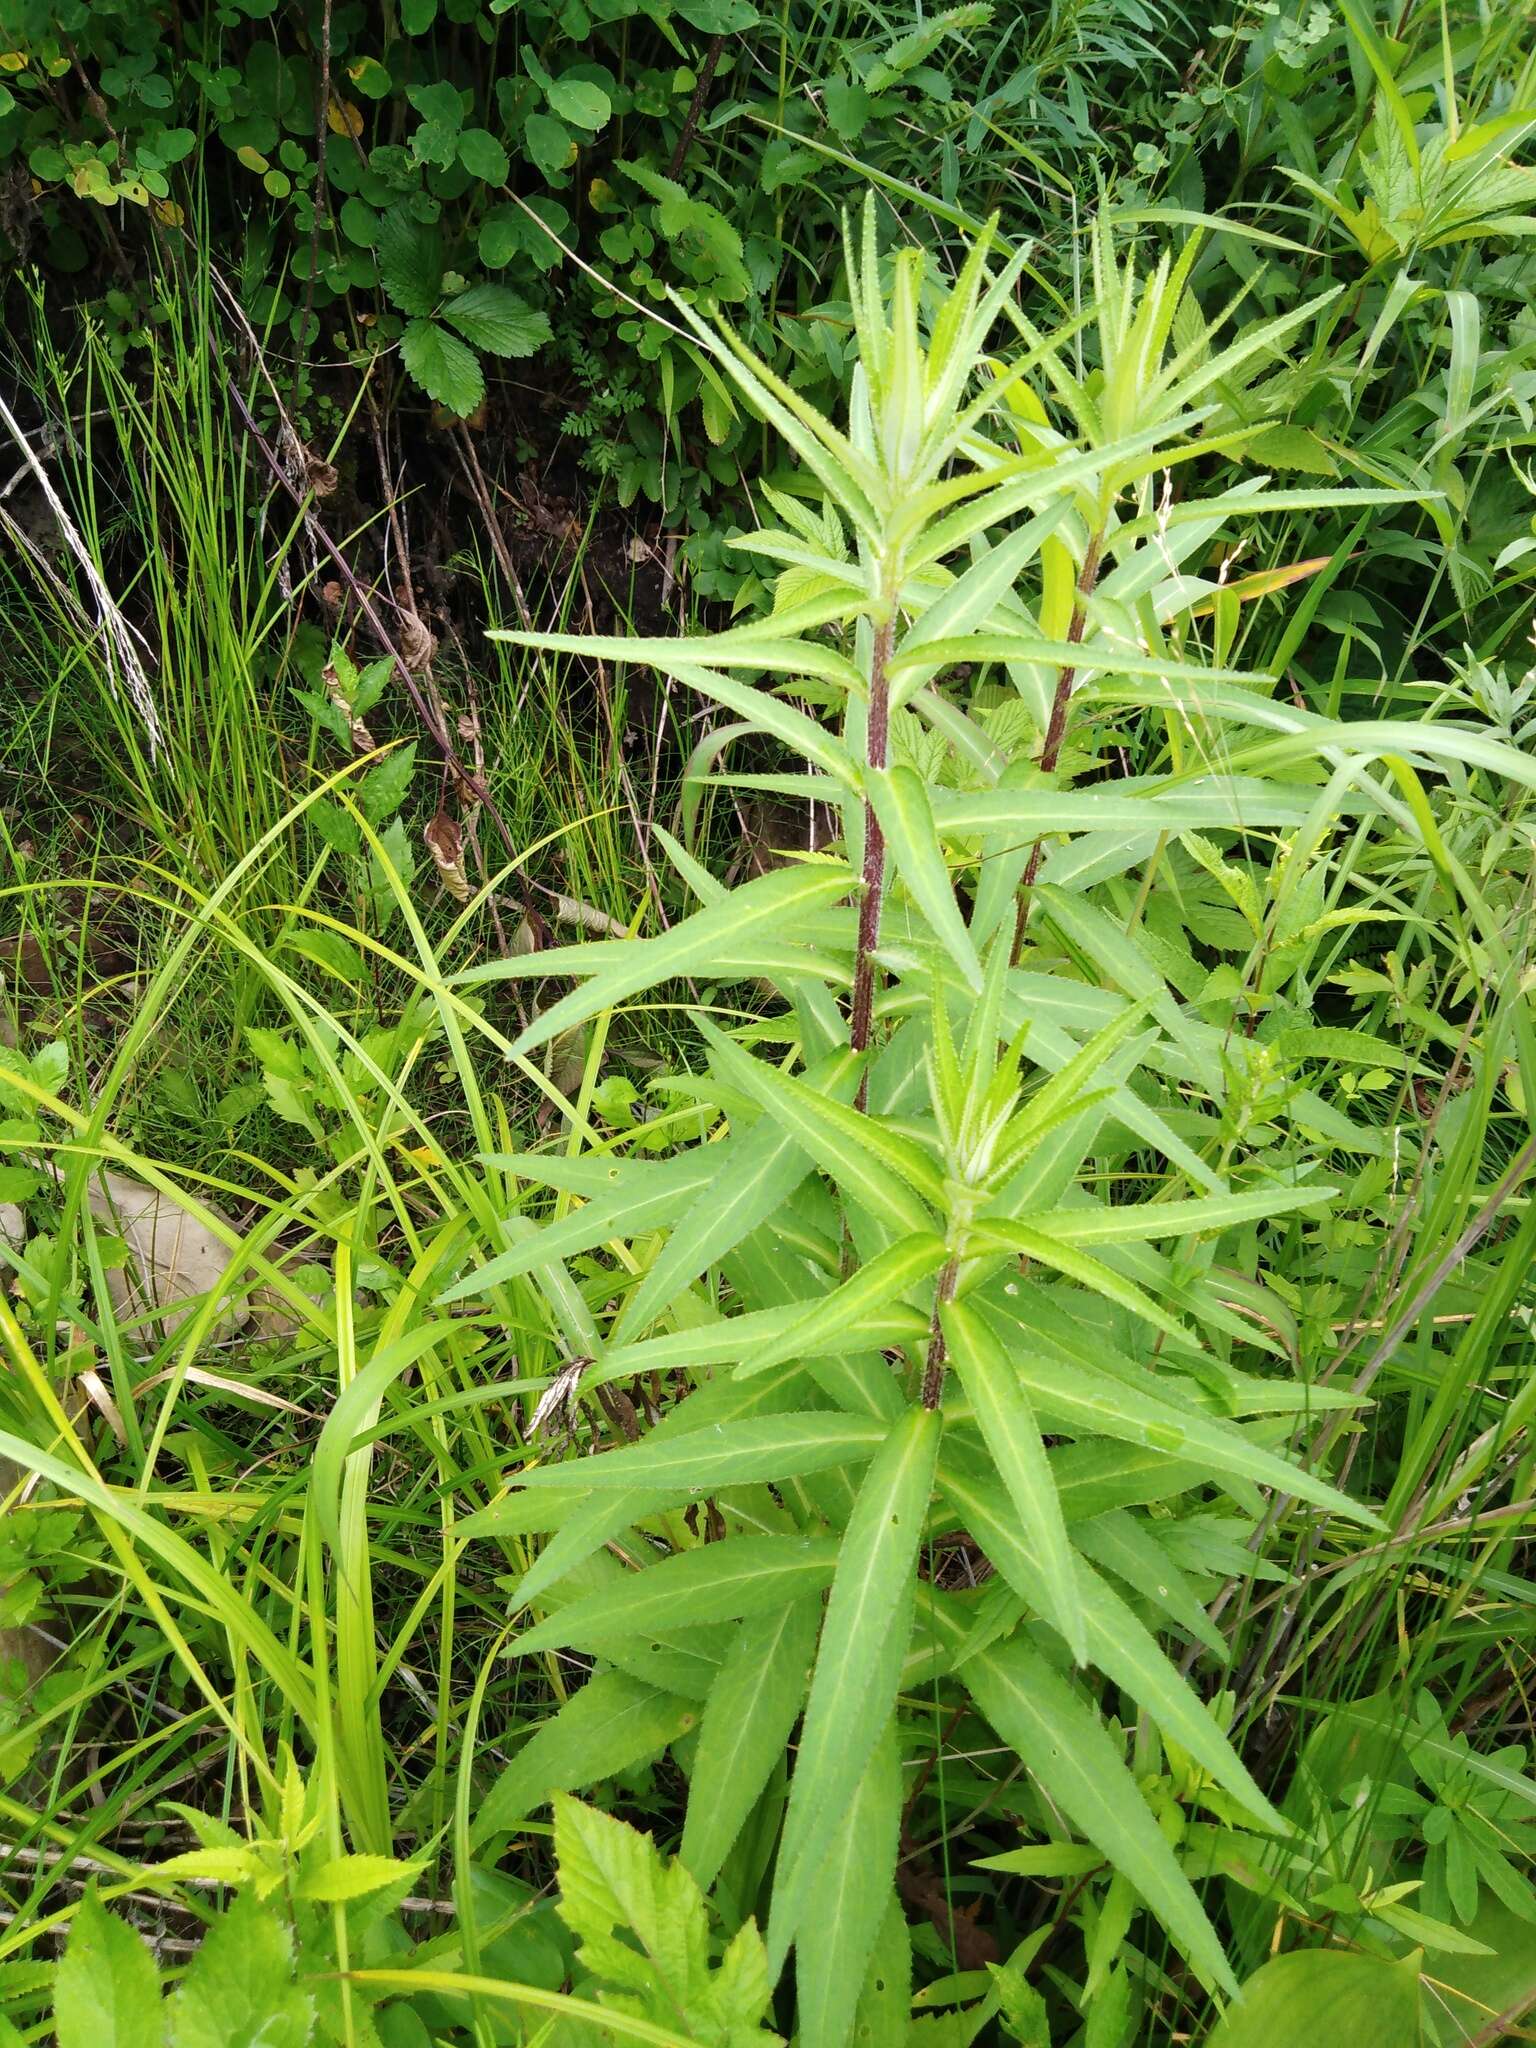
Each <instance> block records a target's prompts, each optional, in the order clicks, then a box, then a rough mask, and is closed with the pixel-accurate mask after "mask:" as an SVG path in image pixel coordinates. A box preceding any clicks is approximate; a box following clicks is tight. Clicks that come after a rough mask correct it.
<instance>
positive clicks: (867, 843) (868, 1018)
mask: <svg viewBox="0 0 1536 2048" xmlns="http://www.w3.org/2000/svg"><path fill="white" fill-rule="evenodd" d="M895 633H896V619H895V612H894V608H893V610H892V614H891V617H890V618H888V619H886V620H885V621H883V623H882V624H881V625H879V626H877V627H876V629H875V649H874V655H873V658H872V660H871V662H870V668H869V728H868V732H867V735H866V740H865V758H866V759H867V761H868V763H869V766H870V767H871V768H883V767H884V766H885V757H886V751H887V747H888V745H889V741H890V730H891V686H890V679H889V677H888V675H887V670H888V669H889V667H890V662H891V647H892V643H893V641H894V638H895ZM884 898H885V834H884V833H883V832H882V831H881V830H880V820H879V819H878V818H877V817H876V816H875V813H874V807H873V805H872V804H871V803H870V801H869V799H868V797H866V798H865V799H864V900H863V902H862V903H861V904H860V905H859V946H858V957H857V959H856V961H855V963H854V970H853V1003H852V1007H851V1010H850V1012H849V1019H848V1037H849V1042H850V1043H851V1045H852V1046H853V1049H854V1051H855V1052H865V1051H867V1050H868V1048H869V1037H870V1031H871V1029H872V1027H873V1023H874V1014H875V957H874V956H875V948H876V946H878V945H879V943H880V910H881V906H882V904H883V902H884ZM868 1090H869V1076H868V1074H867V1073H866V1074H865V1075H864V1076H863V1077H862V1079H861V1080H860V1082H859V1094H858V1104H859V1108H860V1109H862V1108H863V1107H864V1105H865V1101H866V1098H867V1095H868Z"/></svg>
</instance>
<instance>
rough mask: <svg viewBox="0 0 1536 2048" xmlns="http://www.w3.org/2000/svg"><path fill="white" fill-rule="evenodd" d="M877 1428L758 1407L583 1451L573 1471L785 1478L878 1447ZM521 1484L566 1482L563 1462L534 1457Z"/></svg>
mask: <svg viewBox="0 0 1536 2048" xmlns="http://www.w3.org/2000/svg"><path fill="white" fill-rule="evenodd" d="M883 1436H884V1431H883V1430H882V1429H881V1428H880V1427H879V1425H878V1424H876V1423H871V1422H859V1421H856V1420H855V1419H854V1418H853V1417H852V1416H850V1415H822V1414H813V1415H765V1416H763V1417H761V1418H753V1419H748V1420H745V1421H742V1420H737V1421H734V1422H732V1424H731V1426H730V1428H729V1429H728V1430H727V1429H709V1430H694V1431H690V1432H689V1434H688V1435H686V1436H683V1437H679V1438H677V1439H675V1440H671V1439H668V1440H660V1441H659V1440H658V1439H657V1438H656V1437H655V1436H652V1437H650V1438H648V1439H646V1440H644V1441H642V1442H641V1443H638V1444H626V1445H625V1446H624V1448H623V1449H622V1450H617V1451H608V1452H606V1453H605V1454H604V1455H603V1456H602V1457H600V1458H587V1459H585V1460H584V1461H583V1463H582V1466H581V1477H582V1481H583V1483H584V1484H585V1485H587V1486H590V1487H602V1488H607V1487H614V1488H620V1489H622V1488H626V1487H637V1488H644V1489H645V1491H646V1492H648V1493H660V1492H670V1493H672V1494H673V1496H674V1498H677V1499H681V1498H682V1497H683V1496H684V1495H685V1494H688V1493H697V1492H700V1491H713V1490H715V1489H716V1488H718V1487H721V1486H741V1485H744V1484H746V1483H747V1482H748V1481H750V1480H756V1479H767V1480H776V1479H790V1478H793V1477H794V1476H795V1475H796V1474H797V1473H800V1472H820V1471H823V1470H824V1469H825V1468H826V1467H827V1466H829V1465H846V1464H849V1463H857V1462H859V1461H861V1460H863V1459H865V1458H869V1457H872V1456H873V1455H874V1453H875V1452H876V1451H877V1450H878V1449H879V1447H880V1443H881V1440H882V1438H883ZM520 1476H521V1480H522V1484H523V1485H524V1486H570V1485H571V1484H572V1477H573V1475H572V1472H571V1468H570V1466H569V1465H563V1464H561V1465H539V1466H535V1467H533V1468H532V1469H531V1470H529V1471H527V1472H524V1473H522V1474H521V1475H520Z"/></svg>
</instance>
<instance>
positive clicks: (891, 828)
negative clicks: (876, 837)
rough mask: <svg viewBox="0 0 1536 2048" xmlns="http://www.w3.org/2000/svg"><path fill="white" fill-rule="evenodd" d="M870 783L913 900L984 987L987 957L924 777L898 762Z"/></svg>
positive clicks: (875, 772)
mask: <svg viewBox="0 0 1536 2048" xmlns="http://www.w3.org/2000/svg"><path fill="white" fill-rule="evenodd" d="M864 787H865V793H866V794H867V796H868V798H869V801H870V803H871V805H872V806H873V808H874V813H875V816H876V817H877V818H878V819H879V821H880V828H881V830H882V831H883V832H884V834H885V843H886V848H887V851H888V853H889V854H890V856H891V858H892V859H893V860H894V861H895V863H896V870H897V873H898V874H899V875H900V876H901V879H902V881H903V882H905V884H906V886H907V888H908V890H909V891H910V893H911V895H912V899H913V901H914V902H915V903H916V904H917V907H918V909H919V910H920V911H921V912H922V913H923V916H924V917H925V918H926V919H927V920H928V923H929V925H930V926H931V927H932V929H933V935H934V937H935V938H936V939H937V940H938V941H939V943H940V944H941V945H942V946H943V947H944V949H945V951H946V952H947V953H948V954H949V957H950V958H951V959H952V960H953V961H954V963H955V965H956V966H957V967H958V968H959V969H960V972H961V973H962V974H963V975H964V976H965V978H966V980H967V981H968V982H969V983H970V985H971V987H972V988H973V989H977V988H980V986H981V962H980V960H979V959H978V958H977V957H976V947H975V944H974V942H973V941H972V938H971V935H970V933H969V931H967V929H966V925H965V919H964V918H963V917H962V916H961V915H960V906H959V905H958V904H957V903H956V901H955V891H954V885H953V883H952V882H951V881H950V878H949V869H948V868H947V867H946V865H945V862H944V855H943V852H942V850H941V848H940V845H939V836H938V833H937V832H936V830H935V829H934V823H933V812H932V810H931V809H930V808H929V804H928V792H927V790H926V789H925V788H924V786H923V783H922V780H921V778H920V777H919V776H918V775H917V773H916V772H915V770H913V769H911V768H909V767H907V766H906V764H905V763H904V762H898V763H897V765H896V766H895V767H893V768H886V769H876V768H871V769H870V770H869V772H868V773H867V774H866V776H865V778H864Z"/></svg>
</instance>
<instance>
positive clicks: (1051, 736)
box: [1013, 527, 1104, 965]
mask: <svg viewBox="0 0 1536 2048" xmlns="http://www.w3.org/2000/svg"><path fill="white" fill-rule="evenodd" d="M1103 546H1104V530H1103V528H1102V527H1101V528H1100V529H1099V531H1098V532H1097V533H1096V534H1094V535H1093V537H1092V538H1091V539H1090V540H1089V542H1088V552H1087V554H1085V555H1084V557H1083V568H1082V573H1081V575H1080V576H1079V577H1078V579H1077V596H1076V598H1075V599H1074V600H1073V604H1072V622H1071V624H1070V625H1069V626H1068V627H1067V642H1068V645H1069V646H1072V647H1076V646H1077V644H1078V642H1079V641H1080V640H1081V639H1082V637H1083V628H1084V626H1085V625H1086V624H1087V619H1088V600H1089V598H1090V597H1091V596H1092V595H1093V586H1094V585H1095V584H1096V583H1097V582H1098V580H1099V555H1100V551H1101V550H1102V548H1103ZM1076 680H1077V664H1076V663H1075V662H1072V663H1069V664H1068V665H1067V666H1066V667H1065V668H1064V669H1063V670H1062V672H1061V674H1060V676H1059V677H1058V678H1057V681H1056V695H1055V696H1054V697H1053V698H1052V700H1051V716H1050V720H1049V723H1048V724H1047V726H1046V728H1045V745H1044V746H1043V747H1042V748H1041V749H1040V766H1041V767H1042V768H1043V769H1044V770H1045V772H1046V774H1047V775H1049V774H1050V773H1051V771H1052V770H1053V769H1054V768H1055V766H1056V763H1057V762H1058V761H1059V760H1060V759H1061V749H1062V744H1063V742H1064V741H1065V739H1066V737H1067V713H1068V711H1069V710H1070V708H1071V703H1072V685H1073V684H1074V683H1075V682H1076ZM1044 857H1045V841H1044V840H1043V839H1037V840H1036V841H1035V843H1034V845H1033V846H1032V847H1031V849H1030V854H1029V865H1028V866H1027V867H1026V868H1025V870H1024V879H1023V881H1022V882H1021V883H1020V884H1019V902H1018V909H1017V911H1016V912H1015V914H1014V924H1013V961H1014V964H1015V965H1017V964H1018V958H1019V955H1020V953H1021V952H1023V950H1024V933H1025V931H1026V929H1027V928H1028V925H1029V892H1030V890H1031V889H1033V887H1034V886H1035V877H1036V876H1037V875H1038V874H1039V872H1040V863H1041V861H1042V859H1043V858H1044Z"/></svg>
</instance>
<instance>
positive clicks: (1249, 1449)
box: [983, 1310, 1380, 1527]
mask: <svg viewBox="0 0 1536 2048" xmlns="http://www.w3.org/2000/svg"><path fill="white" fill-rule="evenodd" d="M983 1313H984V1314H986V1315H987V1316H988V1318H989V1319H990V1320H993V1321H996V1322H997V1323H998V1332H999V1335H1000V1336H1001V1338H1002V1340H1003V1342H1004V1344H1005V1345H1006V1346H1007V1347H1008V1353H1009V1356H1010V1358H1012V1360H1013V1363H1014V1369H1015V1371H1016V1372H1017V1373H1018V1376H1019V1379H1020V1382H1021V1383H1022V1385H1023V1387H1024V1391H1025V1392H1026V1394H1027V1395H1028V1396H1029V1399H1030V1402H1031V1404H1032V1406H1033V1407H1034V1410H1035V1412H1036V1414H1037V1415H1038V1416H1039V1417H1040V1419H1041V1422H1042V1425H1043V1426H1044V1427H1046V1428H1048V1429H1065V1430H1069V1431H1071V1432H1072V1433H1074V1434H1076V1435H1080V1436H1085V1437H1094V1436H1099V1437H1105V1436H1111V1437H1119V1438H1120V1439H1121V1440H1122V1441H1123V1442H1125V1443H1135V1444H1145V1445H1146V1446H1147V1448H1148V1449H1149V1450H1153V1451H1157V1452H1160V1453H1161V1454H1162V1455H1164V1456H1166V1457H1174V1458H1180V1459H1198V1460H1200V1461H1202V1462H1203V1464H1204V1465H1205V1467H1206V1469H1207V1470H1208V1471H1211V1472H1231V1473H1234V1474H1236V1475H1238V1476H1239V1477H1241V1478H1244V1479H1252V1480H1254V1481H1255V1482H1256V1483H1257V1484H1259V1485H1260V1486H1272V1487H1275V1488H1277V1489H1278V1490H1279V1491H1280V1492H1282V1493H1292V1494H1295V1495H1297V1496H1298V1497H1299V1498H1301V1499H1302V1500H1310V1501H1315V1502H1316V1503H1317V1505H1318V1506H1319V1507H1326V1508H1329V1509H1331V1510H1332V1511H1333V1513H1335V1514H1339V1515H1347V1516H1348V1517H1349V1519H1350V1520H1351V1521H1355V1522H1364V1523H1366V1524H1367V1525H1368V1526H1371V1527H1379V1526H1380V1523H1379V1520H1378V1518H1377V1517H1376V1516H1375V1515H1373V1514H1372V1513H1371V1512H1370V1510H1369V1509H1367V1508H1362V1507H1361V1506H1359V1504H1358V1503H1357V1502H1355V1501H1352V1500H1351V1499H1350V1498H1349V1496H1348V1495H1347V1494H1344V1493H1340V1492H1339V1490H1338V1488H1337V1487H1333V1486H1330V1485H1328V1483H1327V1482H1326V1480H1321V1479H1318V1478H1317V1477H1315V1475H1314V1474H1313V1473H1311V1472H1309V1471H1308V1470H1307V1469H1306V1468H1305V1467H1304V1466H1302V1465H1295V1464H1291V1463H1290V1462H1289V1461H1288V1460H1286V1459H1284V1458H1279V1457H1276V1455H1275V1454H1274V1452H1273V1451H1267V1450H1265V1449H1264V1448H1263V1446H1262V1445H1261V1444H1257V1443H1255V1442H1254V1441H1253V1440H1252V1439H1251V1438H1250V1437H1248V1436H1245V1435H1244V1434H1243V1432H1242V1431H1241V1430H1240V1429H1237V1428H1235V1427H1234V1426H1233V1425H1232V1424H1230V1423H1225V1422H1221V1421H1218V1420H1217V1419H1216V1418H1215V1417H1213V1416H1206V1415H1199V1414H1197V1413H1195V1412H1194V1411H1193V1410H1192V1409H1189V1408H1180V1407H1175V1406H1173V1405H1171V1404H1165V1403H1164V1402H1162V1401H1160V1400H1157V1399H1155V1398H1153V1397H1151V1396H1149V1395H1147V1394H1143V1393H1139V1392H1138V1391H1137V1390H1136V1389H1135V1388H1134V1387H1130V1386H1128V1385H1127V1384H1126V1383H1125V1382H1124V1381H1123V1380H1121V1379H1117V1378H1111V1377H1110V1375H1109V1374H1108V1373H1101V1372H1095V1371H1094V1370H1093V1368H1092V1367H1090V1366H1087V1365H1083V1364H1079V1363H1076V1362H1074V1363H1073V1364H1071V1365H1066V1364H1063V1363H1062V1362H1061V1361H1060V1360H1058V1359H1056V1358H1053V1357H1051V1356H1049V1355H1048V1354H1047V1353H1045V1352H1044V1351H1043V1350H1039V1349H1036V1348H1034V1347H1031V1346H1030V1345H1029V1344H1028V1343H1027V1342H1026V1341H1024V1340H1023V1339H1022V1337H1021V1335H1020V1333H1019V1331H1018V1328H1017V1326H1014V1328H1013V1330H1012V1331H1011V1332H1010V1331H1009V1330H1008V1329H1007V1327H1006V1325H1004V1324H1003V1323H1001V1321H999V1319H997V1318H995V1317H993V1316H992V1312H991V1311H990V1310H984V1311H983Z"/></svg>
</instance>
